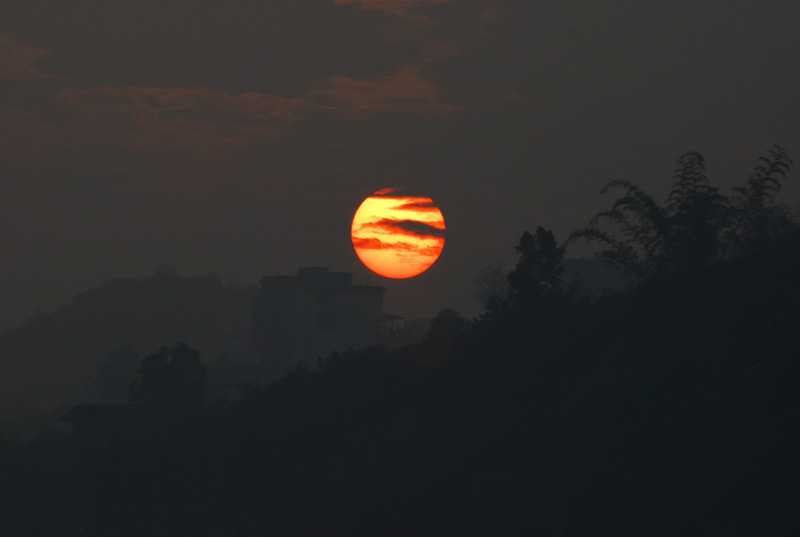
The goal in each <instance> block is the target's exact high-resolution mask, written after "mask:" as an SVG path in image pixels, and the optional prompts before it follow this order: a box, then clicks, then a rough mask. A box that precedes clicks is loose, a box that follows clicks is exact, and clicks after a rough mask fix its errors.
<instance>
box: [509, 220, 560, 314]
mask: <svg viewBox="0 0 800 537" xmlns="http://www.w3.org/2000/svg"><path fill="white" fill-rule="evenodd" d="M515 250H516V251H517V253H518V254H519V260H518V261H517V265H516V267H515V268H514V270H513V271H511V272H510V273H509V274H508V302H509V306H510V307H511V308H512V309H516V308H521V307H522V308H525V307H528V306H530V305H532V304H536V303H540V302H542V301H543V300H547V299H551V298H554V297H556V296H558V295H560V294H561V293H562V292H563V286H562V283H561V275H562V274H563V273H564V267H563V266H562V265H561V262H562V261H563V259H564V253H565V248H564V247H563V246H558V244H557V243H556V239H555V236H554V235H553V232H552V231H550V230H546V229H544V228H543V227H541V226H539V227H538V228H536V233H535V234H534V235H531V234H530V233H529V232H527V231H525V232H523V233H522V236H521V237H520V239H519V245H517V246H516V247H515Z"/></svg>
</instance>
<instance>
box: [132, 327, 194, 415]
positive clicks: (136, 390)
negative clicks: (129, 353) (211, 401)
mask: <svg viewBox="0 0 800 537" xmlns="http://www.w3.org/2000/svg"><path fill="white" fill-rule="evenodd" d="M139 375H140V377H141V379H140V380H138V381H135V382H134V383H133V384H131V386H130V387H129V388H128V397H129V399H130V400H131V401H132V402H139V401H140V402H144V403H152V404H153V405H156V406H164V407H196V406H199V405H200V404H201V403H202V401H203V398H204V396H205V388H206V386H205V382H206V366H205V365H203V363H202V362H201V361H200V353H199V352H198V351H197V350H196V349H193V348H191V347H189V346H188V345H187V344H186V343H178V344H177V345H175V346H174V347H172V348H169V347H166V346H164V347H161V349H160V350H159V351H158V352H156V353H153V354H149V355H147V356H145V357H144V358H142V361H141V365H140V366H139Z"/></svg>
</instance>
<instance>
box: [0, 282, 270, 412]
mask: <svg viewBox="0 0 800 537" xmlns="http://www.w3.org/2000/svg"><path fill="white" fill-rule="evenodd" d="M255 292H256V287H255V286H250V287H242V286H233V285H226V284H223V283H222V280H221V279H220V278H219V277H217V276H197V277H182V276H178V275H177V274H176V273H175V272H174V270H170V269H161V270H159V271H158V272H157V273H156V274H155V275H154V276H151V277H147V278H128V279H119V280H111V281H108V282H106V283H105V284H103V285H102V286H100V287H97V288H95V289H91V290H89V291H86V292H84V293H81V294H80V295H78V296H76V297H75V298H74V299H73V300H72V302H71V303H70V304H69V305H67V306H65V307H64V308H61V309H60V310H58V311H56V312H55V313H52V314H45V315H39V316H36V317H34V318H32V319H30V320H29V321H28V322H26V323H25V324H24V325H23V326H22V327H20V328H19V329H17V330H14V331H11V332H7V333H5V334H3V335H2V336H0V409H3V408H4V411H3V414H0V415H2V416H3V419H4V420H9V419H10V418H9V414H12V415H11V419H13V417H14V416H13V409H14V408H17V409H19V408H20V407H28V411H30V409H31V408H37V409H39V410H40V411H43V410H46V409H48V408H52V407H53V405H59V404H62V403H63V404H66V403H68V402H70V403H71V402H73V401H75V400H78V399H82V398H86V397H92V394H90V393H87V391H86V388H87V385H88V384H90V380H91V379H93V378H94V377H96V376H98V375H100V376H105V379H106V380H105V381H104V380H103V379H98V380H99V381H101V383H102V382H112V383H113V382H116V383H117V384H118V385H119V386H121V387H122V388H125V387H126V386H127V384H128V383H129V382H130V378H128V379H127V380H121V379H115V378H114V376H115V375H116V376H120V375H128V376H130V374H131V373H132V372H135V364H136V362H137V358H136V355H137V354H141V353H146V352H152V351H154V350H156V349H158V348H159V347H161V346H162V345H165V344H174V343H176V342H178V341H185V342H187V343H189V344H190V345H192V346H194V347H195V348H197V349H199V350H200V351H201V353H202V356H203V358H204V359H205V360H215V359H217V358H221V357H223V356H226V355H227V356H228V357H229V358H231V357H232V356H231V355H232V354H236V353H244V352H246V351H247V347H248V345H249V341H250V332H251V330H250V323H251V319H250V311H251V301H252V297H253V296H254V294H255ZM116 351H124V352H122V353H118V352H116ZM126 356H127V358H126ZM132 357H133V358H132ZM131 363H133V364H134V366H133V367H131ZM101 365H102V367H101ZM93 384H94V385H93V386H92V391H93V392H94V394H95V396H97V394H98V393H100V392H103V391H104V390H103V387H102V386H99V385H98V381H95V382H94V383H93ZM108 392H109V390H105V393H106V394H108ZM120 396H122V397H124V396H125V394H124V391H123V393H121V394H120Z"/></svg>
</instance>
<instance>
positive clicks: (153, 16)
mask: <svg viewBox="0 0 800 537" xmlns="http://www.w3.org/2000/svg"><path fill="white" fill-rule="evenodd" d="M798 15H800V3H798V2H797V0H786V1H771V2H763V1H756V0H752V1H751V0H726V1H724V2H723V1H702V0H693V1H691V2H690V1H684V0H675V1H672V2H656V1H643V0H637V1H624V2H623V1H614V0H609V1H605V2H591V1H589V0H580V1H578V0H572V1H569V0H561V1H559V2H533V1H531V0H498V1H491V0H272V1H269V0H248V1H239V0H225V1H222V0H191V1H189V0H180V1H179V0H157V1H154V0H137V1H135V2H122V1H112V0H81V1H76V2H64V1H63V0H3V1H2V2H1V3H0V125H2V128H0V331H2V330H4V329H8V328H12V327H14V326H17V325H19V324H20V323H21V322H22V321H24V320H25V319H26V318H27V317H29V316H30V315H31V314H33V313H34V312H35V311H36V310H37V309H41V310H44V311H52V310H53V309H54V308H56V307H58V306H61V305H63V304H65V303H66V302H67V301H68V300H69V298H70V297H71V296H73V295H74V294H75V293H77V292H80V291H82V290H85V289H87V288H89V287H92V286H95V285H97V284H99V283H101V282H102V281H104V280H106V279H109V278H115V277H125V276H145V275H148V274H151V273H152V272H153V271H154V270H155V268H156V267H158V266H160V265H170V266H174V267H176V268H177V269H178V271H179V273H181V274H184V275H195V274H207V273H217V274H219V275H221V276H222V277H223V278H224V279H225V280H226V281H230V280H233V281H239V282H242V283H255V282H257V281H258V280H259V279H260V278H261V276H264V275H269V274H279V273H285V274H293V273H295V271H296V270H297V268H298V267H302V266H327V267H329V268H331V269H332V270H340V271H351V272H354V273H355V274H357V275H366V274H368V272H367V270H366V269H365V268H363V267H362V266H361V264H360V262H359V261H358V259H357V257H356V255H355V253H354V251H353V247H352V245H351V242H350V236H349V231H350V223H351V219H352V217H353V214H354V212H355V210H356V209H357V208H358V206H359V204H360V203H361V201H362V200H363V199H364V198H365V197H366V196H368V195H369V194H371V193H372V192H374V191H376V190H380V189H383V188H386V187H397V186H404V187H406V188H407V191H409V192H410V193H413V194H416V195H422V196H428V197H431V198H432V199H433V200H434V201H435V202H436V203H437V204H438V206H439V207H440V208H441V210H442V212H443V213H444V218H445V221H446V223H447V238H446V244H445V247H444V252H443V254H442V257H441V259H440V260H439V261H438V262H437V263H436V264H435V265H434V266H433V267H432V268H431V269H430V270H429V271H428V272H426V273H424V274H423V275H421V276H419V277H417V278H414V279H411V280H405V281H393V280H386V279H383V278H380V277H378V276H374V277H372V278H371V279H370V282H371V283H381V284H383V285H385V286H386V287H387V288H388V289H389V292H388V294H387V295H386V310H387V311H388V312H391V313H397V314H400V315H406V316H411V317H429V316H432V315H434V314H435V313H436V312H437V311H438V310H439V309H440V308H441V307H444V306H453V307H455V308H456V309H458V310H460V311H462V313H465V314H468V315H471V314H475V313H477V304H476V303H475V301H474V299H473V298H472V288H473V284H472V280H473V279H474V278H475V276H476V275H477V273H478V271H479V270H480V268H481V267H482V266H484V265H488V264H495V263H498V262H505V263H508V264H511V263H513V260H514V251H513V247H514V246H515V245H516V243H517V240H518V238H519V236H520V234H521V233H522V231H523V230H524V229H530V230H533V229H535V228H536V226H538V225H542V226H545V227H547V228H551V229H553V230H554V231H555V233H556V236H557V238H558V239H559V240H563V239H564V238H565V237H566V235H567V234H568V233H569V232H570V231H572V230H573V229H575V228H577V227H579V226H581V225H583V224H585V223H586V222H587V220H588V219H589V218H590V217H591V216H592V215H593V214H594V213H595V212H596V211H597V210H599V209H601V208H603V207H605V206H607V205H608V204H609V203H610V202H611V199H610V198H602V197H600V196H599V195H598V192H599V190H600V188H601V187H602V186H603V184H605V183H606V182H608V181H609V180H612V179H616V178H625V179H629V180H632V181H634V182H637V183H638V184H640V185H641V186H643V187H644V188H645V189H646V190H648V191H650V192H652V193H653V194H656V195H659V196H660V195H661V194H663V193H664V192H665V191H666V189H667V188H668V187H669V185H670V176H671V174H672V170H673V168H674V163H675V160H676V159H677V158H678V157H679V156H680V155H681V154H682V153H684V152H686V151H689V150H698V151H700V152H701V153H703V154H704V155H705V157H706V159H707V165H708V167H709V175H710V177H711V179H712V181H713V182H714V183H715V184H716V185H717V186H719V187H720V188H721V189H722V190H723V191H724V192H726V193H727V192H728V189H729V188H730V187H731V186H733V185H735V184H741V183H743V182H744V181H745V180H746V178H747V175H748V173H749V171H750V170H751V169H752V167H753V164H754V162H755V159H756V157H757V156H759V155H760V154H762V153H763V152H764V151H765V150H766V149H767V148H769V147H770V146H771V145H772V144H775V143H778V144H781V145H784V146H785V147H786V148H787V149H788V150H789V153H790V155H792V156H793V157H794V158H795V160H797V161H800V104H798V96H800V52H799V51H800V28H798V24H799V23H798V20H799V19H800V17H798ZM797 182H798V174H797V173H795V174H794V177H793V178H792V179H791V180H790V181H787V184H786V201H787V202H789V203H791V204H794V203H796V200H797V199H798V196H800V189H798V187H797V185H796V183H797ZM588 251H590V250H587V251H586V252H588ZM586 252H580V251H575V252H572V253H573V255H581V254H582V253H586Z"/></svg>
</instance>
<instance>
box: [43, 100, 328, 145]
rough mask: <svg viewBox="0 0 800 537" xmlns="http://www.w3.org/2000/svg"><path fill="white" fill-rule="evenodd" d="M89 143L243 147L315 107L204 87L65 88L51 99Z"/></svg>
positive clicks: (276, 133) (272, 134) (271, 134)
mask: <svg viewBox="0 0 800 537" xmlns="http://www.w3.org/2000/svg"><path fill="white" fill-rule="evenodd" d="M56 100H57V102H59V103H60V104H61V105H63V106H64V107H66V108H67V109H68V110H70V111H71V113H72V114H73V121H74V123H75V126H76V128H77V129H79V130H81V131H83V133H84V134H85V139H86V140H87V142H89V143H100V144H101V145H109V144H112V145H113V144H116V143H124V144H125V145H126V147H128V148H146V147H159V148H164V147H176V146H178V147H198V146H199V147H203V146H208V147H216V146H242V145H246V144H249V143H252V142H253V140H257V139H264V138H267V139H268V138H277V137H280V135H281V129H282V128H284V127H285V126H286V125H287V124H291V123H293V122H295V121H297V120H299V119H300V118H301V117H302V115H303V113H304V112H305V111H307V110H309V109H313V108H314V107H315V105H314V104H313V103H311V102H310V101H308V100H305V99H287V98H284V97H277V96H272V95H265V94H261V93H244V94H241V95H231V94H228V93H224V92H222V91H217V90H212V89H208V88H146V87H104V88H89V89H81V88H69V89H66V90H64V91H62V92H61V93H60V94H59V95H58V96H57V98H56Z"/></svg>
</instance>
